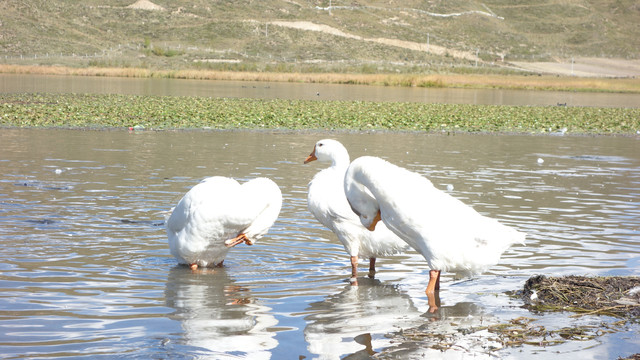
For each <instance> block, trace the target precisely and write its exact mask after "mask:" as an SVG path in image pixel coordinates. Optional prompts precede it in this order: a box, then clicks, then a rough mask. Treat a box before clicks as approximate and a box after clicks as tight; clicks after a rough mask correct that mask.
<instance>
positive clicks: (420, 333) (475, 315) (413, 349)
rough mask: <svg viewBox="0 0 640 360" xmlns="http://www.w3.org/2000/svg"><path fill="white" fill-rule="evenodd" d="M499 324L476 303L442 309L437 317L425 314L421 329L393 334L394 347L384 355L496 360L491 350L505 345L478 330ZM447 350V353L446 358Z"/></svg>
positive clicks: (439, 309) (458, 304) (404, 329)
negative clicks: (444, 351) (488, 325)
mask: <svg viewBox="0 0 640 360" xmlns="http://www.w3.org/2000/svg"><path fill="white" fill-rule="evenodd" d="M495 322H496V319H495V318H494V317H493V316H492V315H491V314H488V313H486V312H485V310H484V308H483V307H481V306H480V305H478V303H475V302H467V301H462V302H458V303H456V304H455V305H452V306H446V305H445V306H441V307H439V308H438V309H437V310H436V311H435V312H433V313H432V312H430V311H427V312H426V313H424V314H423V315H422V322H421V323H420V325H414V326H411V327H405V328H403V329H402V331H396V333H394V334H390V335H389V336H390V337H391V339H392V340H393V346H392V347H388V348H386V349H384V350H382V352H383V353H384V354H385V356H386V357H389V358H402V359H414V358H420V359H422V358H447V359H463V358H473V359H495V358H496V356H495V355H494V354H491V353H490V349H494V350H497V349H500V348H501V347H502V345H501V344H500V343H498V342H496V341H495V340H493V339H492V338H495V337H494V336H490V334H487V333H486V332H483V331H478V330H477V329H479V328H481V327H482V326H486V325H487V324H490V323H495ZM474 329H475V330H474ZM443 350H447V352H446V354H447V356H446V357H443V356H444V355H443V354H444V353H443Z"/></svg>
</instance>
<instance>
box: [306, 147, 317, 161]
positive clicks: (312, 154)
mask: <svg viewBox="0 0 640 360" xmlns="http://www.w3.org/2000/svg"><path fill="white" fill-rule="evenodd" d="M314 160H318V158H317V157H316V147H315V146H314V147H313V151H312V152H311V154H309V156H307V158H306V159H304V163H305V164H308V163H310V162H312V161H314Z"/></svg>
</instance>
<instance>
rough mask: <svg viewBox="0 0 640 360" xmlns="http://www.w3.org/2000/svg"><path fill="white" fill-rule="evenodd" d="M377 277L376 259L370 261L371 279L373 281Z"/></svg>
mask: <svg viewBox="0 0 640 360" xmlns="http://www.w3.org/2000/svg"><path fill="white" fill-rule="evenodd" d="M375 276H376V258H374V257H372V258H370V259H369V277H370V278H371V279H373V278H374V277H375Z"/></svg>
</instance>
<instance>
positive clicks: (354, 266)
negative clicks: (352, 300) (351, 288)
mask: <svg viewBox="0 0 640 360" xmlns="http://www.w3.org/2000/svg"><path fill="white" fill-rule="evenodd" d="M349 281H351V284H352V285H358V257H357V256H352V257H351V279H349Z"/></svg>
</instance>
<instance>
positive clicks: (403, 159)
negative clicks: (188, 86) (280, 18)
mask: <svg viewBox="0 0 640 360" xmlns="http://www.w3.org/2000/svg"><path fill="white" fill-rule="evenodd" d="M324 137H331V138H335V139H338V140H340V141H341V142H343V144H345V146H346V147H347V148H348V149H349V150H350V152H351V155H352V158H355V157H357V156H361V155H376V156H382V157H385V158H387V159H388V160H389V161H391V162H393V163H396V164H398V165H402V166H405V167H407V168H409V169H411V170H413V171H416V172H419V173H421V174H423V175H425V176H427V177H429V178H430V179H431V180H432V181H433V182H434V184H435V185H436V186H438V187H440V188H442V189H446V188H447V185H453V190H452V191H451V195H453V196H455V197H457V198H460V199H461V200H463V201H464V202H466V203H467V204H471V205H473V206H474V208H475V209H476V210H478V211H480V212H482V213H484V214H487V215H489V216H491V217H495V218H497V219H499V220H501V221H502V222H504V223H505V224H508V225H510V226H513V227H515V228H517V229H519V230H521V231H524V232H526V233H527V234H528V237H527V242H526V246H520V245H518V246H513V247H512V248H510V249H509V250H508V251H507V252H506V253H505V254H504V255H503V257H502V260H501V262H500V264H499V265H497V266H495V267H493V268H492V269H491V270H490V271H488V272H487V273H485V274H483V275H481V276H478V277H476V278H473V279H470V280H469V279H461V280H460V279H453V278H452V276H451V274H447V273H443V279H442V289H441V291H440V293H439V295H440V299H441V302H442V304H441V307H440V308H439V309H438V311H437V312H436V313H434V314H430V313H429V312H428V311H427V309H428V304H427V298H426V296H425V294H424V290H425V288H426V284H427V280H428V271H429V269H428V267H427V266H426V264H425V262H424V261H423V259H422V257H421V256H419V255H418V254H416V253H415V252H408V253H406V254H402V255H398V256H394V257H389V258H383V259H379V262H378V273H377V275H376V279H375V280H369V279H366V278H363V279H361V280H360V281H359V286H357V287H354V286H350V285H349V283H348V277H349V273H350V269H349V259H348V256H347V254H346V252H345V251H344V250H343V248H342V246H341V245H340V244H339V243H338V241H337V239H336V238H335V236H334V235H333V234H332V233H331V232H329V231H328V230H325V229H324V228H323V227H322V226H321V225H320V224H319V223H318V222H317V221H316V220H315V219H314V218H313V217H312V215H311V214H310V213H309V211H308V210H307V208H306V193H307V183H308V182H309V180H310V179H311V178H312V177H313V175H314V174H315V173H316V172H317V171H318V170H320V169H321V168H322V167H324V166H325V164H320V163H317V162H314V163H311V164H307V165H303V164H302V162H303V160H304V159H305V157H306V156H307V155H308V154H309V153H310V152H311V150H312V148H313V144H314V143H315V142H316V141H317V140H319V139H321V138H324ZM0 154H2V155H1V156H0V189H1V191H0V233H1V234H2V236H1V237H0V245H1V246H0V254H1V257H2V259H3V261H2V263H1V264H0V357H1V358H4V359H17V358H74V359H100V358H105V359H106V358H122V359H166V358H171V359H238V358H246V359H268V358H272V359H338V358H349V359H368V358H371V357H372V356H375V357H377V358H383V359H418V358H423V357H431V356H435V357H439V358H463V357H472V356H474V357H476V358H518V359H520V358H533V359H539V358H544V359H549V358H557V359H566V358H581V359H588V358H594V359H595V358H606V359H612V358H617V357H618V356H628V355H630V354H633V353H637V352H640V336H638V333H639V332H640V325H638V324H628V325H626V326H624V327H623V328H622V329H619V331H616V332H612V333H605V334H603V335H602V336H598V337H596V338H595V339H591V340H585V341H576V340H574V341H568V342H566V343H564V344H562V345H556V346H548V347H543V346H534V345H525V346H522V347H502V346H500V344H498V343H496V342H495V341H493V340H492V339H493V338H495V336H492V335H491V334H489V333H487V332H486V331H485V332H482V331H474V328H477V327H478V326H481V325H487V324H494V323H500V322H507V321H509V320H510V319H515V318H518V317H521V316H525V317H530V318H534V319H536V321H535V324H536V325H542V326H545V327H547V328H548V329H553V328H559V327H564V326H578V325H599V324H602V323H611V322H613V321H615V319H612V318H608V317H599V316H583V317H578V318H574V317H570V315H571V314H569V313H547V314H534V313H531V312H529V311H528V310H526V309H524V308H522V305H523V303H522V301H521V300H519V299H517V298H511V297H509V296H508V295H507V294H506V292H507V291H513V290H518V289H521V288H522V286H523V284H524V282H525V281H526V280H527V279H528V278H529V277H530V276H531V275H535V274H547V275H569V274H576V275H640V228H639V226H640V142H638V139H637V138H632V137H573V136H571V137H570V136H526V135H455V136H446V135H433V134H396V133H366V134H355V133H332V134H329V133H316V132H303V133H293V132H251V131H230V132H214V131H211V132H209V131H175V132H174V131H165V132H126V131H78V130H36V129H0ZM538 159H543V160H544V162H542V163H539V161H538ZM212 175H223V176H231V177H234V178H237V179H239V180H241V181H242V180H246V179H250V178H254V177H257V176H266V177H269V178H271V179H273V180H274V181H276V182H277V183H278V185H279V186H280V188H281V190H282V193H283V197H284V203H283V207H282V211H281V213H280V217H279V218H278V220H277V222H276V223H275V224H274V226H273V227H272V229H271V231H270V232H269V233H268V234H267V235H266V236H265V237H264V238H263V239H261V240H260V241H258V242H257V243H256V244H255V245H254V246H244V245H240V246H237V247H235V248H233V249H232V250H231V252H230V253H229V255H228V257H227V259H226V260H225V267H224V268H222V269H216V270H212V271H206V272H202V273H197V274H194V273H192V272H191V271H190V270H189V269H188V268H186V267H181V266H178V265H177V262H176V260H175V259H174V258H173V257H172V256H171V255H170V254H169V251H168V245H167V240H166V234H165V232H164V228H163V219H164V216H165V214H166V213H167V212H168V211H170V209H171V207H172V206H174V205H175V204H176V203H177V201H178V200H179V199H180V198H181V196H182V195H183V194H184V193H185V192H186V191H188V190H189V188H191V187H192V186H193V185H195V184H196V183H198V182H199V181H200V180H201V179H202V178H204V177H207V176H212ZM461 226H463V224H461ZM361 265H362V267H361V275H362V276H364V274H365V272H366V264H364V263H362V264H361ZM412 329H421V330H423V331H430V332H433V333H434V334H444V335H446V336H451V338H453V339H454V341H455V345H454V346H452V347H450V348H449V349H448V350H446V351H440V350H437V349H434V348H432V346H430V344H429V343H426V342H425V340H424V339H421V340H418V339H416V340H411V339H409V338H406V337H405V338H403V337H400V336H399V334H400V332H401V331H409V330H412ZM444 335H443V336H444ZM491 346H494V348H492V347H491Z"/></svg>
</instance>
